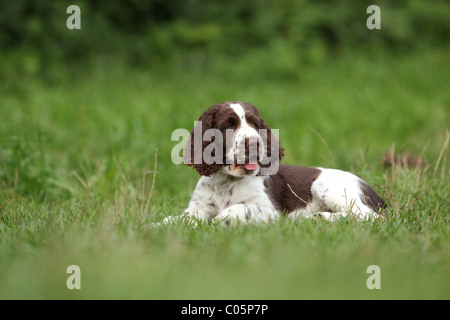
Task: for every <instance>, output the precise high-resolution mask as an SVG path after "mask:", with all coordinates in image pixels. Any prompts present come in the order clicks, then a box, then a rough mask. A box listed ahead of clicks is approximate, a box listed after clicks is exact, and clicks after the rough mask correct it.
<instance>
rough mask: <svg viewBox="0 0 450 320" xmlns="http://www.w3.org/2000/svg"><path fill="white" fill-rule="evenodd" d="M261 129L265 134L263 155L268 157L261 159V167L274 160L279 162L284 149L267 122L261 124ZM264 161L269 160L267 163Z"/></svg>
mask: <svg viewBox="0 0 450 320" xmlns="http://www.w3.org/2000/svg"><path fill="white" fill-rule="evenodd" d="M262 129H265V136H266V139H265V140H266V146H265V150H266V152H265V155H264V157H267V158H268V159H264V160H263V163H264V164H263V165H262V166H263V167H268V166H270V165H271V164H273V163H274V162H280V161H281V159H282V158H283V157H284V149H283V147H282V146H281V144H280V140H279V139H278V138H277V136H275V134H274V133H273V132H272V129H270V127H269V126H268V125H267V124H265V123H264V124H263V125H262ZM266 162H269V163H268V164H265V163H266Z"/></svg>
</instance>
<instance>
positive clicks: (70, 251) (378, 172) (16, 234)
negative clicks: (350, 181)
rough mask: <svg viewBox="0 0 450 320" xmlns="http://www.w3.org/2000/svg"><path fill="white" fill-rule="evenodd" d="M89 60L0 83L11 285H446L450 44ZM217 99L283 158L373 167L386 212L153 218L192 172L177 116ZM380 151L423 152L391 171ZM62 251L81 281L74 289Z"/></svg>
mask: <svg viewBox="0 0 450 320" xmlns="http://www.w3.org/2000/svg"><path fill="white" fill-rule="evenodd" d="M82 70H83V71H81V70H78V71H76V69H74V68H70V67H68V68H67V69H63V70H60V71H59V72H58V70H55V71H54V74H52V75H51V76H50V77H49V78H43V77H39V75H34V76H27V75H24V76H23V77H19V76H16V77H10V78H9V80H5V81H4V83H2V85H1V86H0V100H1V102H0V120H1V125H0V283H1V285H0V298H1V299H94V298H98V299H110V298H121V299H316V298H325V299H371V298H374V299H391V298H395V299H449V298H450V277H449V275H450V228H449V214H450V203H449V201H448V198H449V181H448V179H449V170H448V165H447V162H446V160H447V146H448V138H449V133H448V129H449V124H450V119H449V111H450V90H448V87H449V85H450V83H449V80H450V78H449V74H450V67H449V65H448V52H447V51H445V50H428V51H423V52H414V53H411V54H409V55H405V56H401V57H395V56H391V55H385V54H373V55H369V54H366V55H361V56H358V55H356V54H351V55H348V54H345V55H342V56H338V57H336V58H335V59H330V60H328V59H323V60H320V59H319V61H310V62H308V63H306V62H305V63H301V62H299V61H298V60H297V59H295V58H294V57H293V56H292V52H289V51H284V50H281V49H280V50H279V51H276V50H274V52H265V53H257V52H254V53H251V54H248V55H244V56H242V57H241V58H239V59H236V60H232V59H230V58H228V59H227V58H220V59H217V60H216V59H213V58H211V57H192V64H189V63H186V62H184V63H183V62H179V63H174V64H172V65H170V66H168V65H164V66H159V67H156V66H155V67H154V68H149V69H145V70H144V69H141V70H135V69H131V68H129V67H126V66H124V65H122V64H120V63H118V62H117V61H115V62H106V61H103V62H99V63H97V64H94V65H92V67H90V68H85V69H82ZM224 100H241V101H247V102H251V103H253V104H254V105H256V106H257V107H258V108H259V109H260V111H261V113H262V115H263V117H264V118H265V120H266V122H267V123H268V124H269V125H270V126H271V127H272V128H277V129H279V130H280V140H281V143H282V145H283V147H284V148H285V151H286V157H285V158H284V160H283V162H284V163H288V164H297V165H306V166H322V167H334V168H340V169H343V170H351V171H352V172H354V173H356V174H358V175H359V176H361V177H362V178H364V179H366V180H367V181H368V182H370V183H371V184H372V185H373V186H374V187H375V189H376V190H377V191H378V192H379V193H380V194H381V195H383V197H384V198H385V199H386V201H387V202H388V204H389V210H388V212H387V219H386V221H374V222H359V221H354V220H352V219H342V220H341V221H338V222H334V223H330V222H326V221H312V220H307V221H297V222H289V221H285V220H280V221H278V222H276V223H273V224H270V225H261V226H245V227H237V228H221V227H216V226H212V225H208V224H205V225H202V226H200V227H199V228H197V229H192V228H189V227H187V226H183V225H181V226H178V225H177V226H172V227H162V228H160V229H151V228H149V224H150V223H151V222H153V221H159V220H161V219H162V218H163V217H164V216H168V215H174V214H177V213H180V212H181V211H182V210H183V209H184V208H185V206H186V205H187V202H188V200H189V198H190V194H191V193H192V191H193V189H194V187H195V183H196V181H197V179H198V177H199V176H198V174H197V173H196V172H195V171H194V170H192V169H191V168H189V167H187V166H183V165H180V166H176V165H174V164H173V163H172V162H171V157H170V155H171V150H172V148H173V147H174V146H175V144H176V143H177V142H174V141H171V133H172V131H173V130H175V129H177V128H186V129H188V130H190V129H191V128H192V126H193V121H194V120H197V119H198V117H199V116H200V114H201V112H202V111H203V110H204V109H206V108H207V107H209V106H211V105H213V104H215V103H218V102H221V101H224ZM387 150H391V151H395V153H396V154H398V155H399V157H400V158H401V157H402V155H405V154H406V153H407V152H409V153H411V154H414V155H415V157H420V158H422V159H423V160H424V164H423V165H422V166H420V167H413V168H408V167H404V166H393V167H391V168H388V169H386V168H385V167H384V166H383V165H382V159H383V157H384V154H385V152H386V151H387ZM404 157H406V156H404ZM155 159H156V160H155ZM155 168H156V171H155ZM69 265H78V266H79V267H80V269H81V290H69V289H67V287H66V280H67V278H68V277H69V274H66V269H67V267H68V266H69ZM370 265H378V266H379V267H380V269H381V289H379V290H377V289H374V290H369V289H368V288H367V287H366V280H367V278H368V277H369V274H367V273H366V269H367V267H368V266H370Z"/></svg>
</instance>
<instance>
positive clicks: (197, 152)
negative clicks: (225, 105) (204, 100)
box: [183, 105, 223, 176]
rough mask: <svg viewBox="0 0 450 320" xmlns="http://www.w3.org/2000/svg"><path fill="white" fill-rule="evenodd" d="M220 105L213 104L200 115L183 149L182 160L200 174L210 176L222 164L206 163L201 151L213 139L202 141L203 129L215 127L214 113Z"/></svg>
mask: <svg viewBox="0 0 450 320" xmlns="http://www.w3.org/2000/svg"><path fill="white" fill-rule="evenodd" d="M219 108H220V105H214V106H212V107H211V108H209V109H208V110H206V111H205V112H203V114H202V115H201V116H200V118H199V119H198V122H197V123H196V124H195V126H194V128H193V129H192V131H191V135H190V138H189V140H188V142H187V143H186V146H185V147H184V150H183V162H184V163H185V164H186V165H188V166H192V167H193V168H194V169H195V170H197V172H198V173H199V174H201V175H202V176H210V175H212V174H214V173H216V172H217V171H219V169H220V167H221V166H222V165H223V164H221V163H212V164H206V163H205V161H204V158H203V151H204V150H205V148H206V147H207V146H208V145H209V144H210V143H214V140H213V141H204V140H203V137H204V134H205V131H206V130H208V129H212V128H215V127H216V115H217V112H218V110H219Z"/></svg>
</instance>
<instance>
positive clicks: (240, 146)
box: [165, 101, 385, 224]
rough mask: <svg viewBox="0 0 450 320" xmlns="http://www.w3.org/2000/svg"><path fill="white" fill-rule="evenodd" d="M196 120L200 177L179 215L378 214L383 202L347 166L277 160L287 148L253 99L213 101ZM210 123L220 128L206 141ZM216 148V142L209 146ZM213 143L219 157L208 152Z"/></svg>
mask: <svg viewBox="0 0 450 320" xmlns="http://www.w3.org/2000/svg"><path fill="white" fill-rule="evenodd" d="M199 124H200V126H201V128H197V129H198V130H196V128H194V130H193V131H192V132H191V138H190V143H188V145H187V148H186V149H185V154H184V157H185V163H186V164H188V165H191V166H193V167H194V168H195V169H196V170H197V171H198V172H199V173H200V174H201V175H202V177H201V178H200V180H199V181H198V183H197V186H196V188H195V191H194V193H193V195H192V198H191V200H190V202H189V205H188V207H187V208H186V210H185V211H184V212H183V214H182V215H181V216H182V217H189V218H193V219H196V220H203V221H206V220H211V219H215V220H216V221H219V222H223V223H225V224H229V223H233V222H241V223H248V222H268V221H271V220H276V219H278V218H279V217H280V216H282V215H287V216H289V217H291V218H300V217H303V218H309V217H317V216H318V217H322V218H324V219H328V220H334V219H336V218H338V217H342V216H346V215H348V214H351V215H354V216H356V217H358V218H360V219H364V220H366V219H373V218H376V217H379V216H380V211H381V209H382V208H383V207H384V206H385V204H384V201H383V200H382V199H381V198H380V197H379V196H378V195H377V194H376V192H375V191H374V190H373V188H372V187H371V186H370V185H369V184H368V183H367V182H365V181H363V180H361V179H360V178H358V177H357V176H355V175H353V174H351V173H349V172H345V171H340V170H335V169H324V168H309V167H299V166H290V165H284V164H279V161H280V160H281V158H282V157H283V155H284V152H283V149H282V148H281V146H280V144H279V141H278V139H277V138H276V137H275V136H274V135H273V133H272V130H271V129H270V128H269V126H267V125H266V124H265V123H264V120H263V119H262V117H261V116H260V114H259V112H258V111H257V109H256V108H255V107H254V106H252V105H251V104H248V103H242V102H235V101H233V102H230V101H227V102H223V103H221V104H218V105H214V106H213V107H211V108H209V109H208V110H207V111H205V112H204V113H203V114H202V116H201V117H200V119H199V122H198V123H197V126H198V125H199ZM200 129H201V130H200ZM209 129H215V130H216V132H219V134H218V135H216V136H215V139H214V141H213V142H210V141H209V140H208V141H205V139H204V137H205V136H206V135H205V133H206V132H207V130H209ZM227 130H233V132H232V133H231V134H228V133H229V132H226V131H227ZM194 131H196V133H195V134H194ZM198 132H199V133H198ZM200 146H201V148H200ZM211 146H216V147H217V148H216V149H215V150H214V151H213V152H211V148H210V147H211ZM208 148H210V149H209V153H210V154H211V157H213V158H214V159H215V160H216V161H215V162H213V161H211V159H207V158H208V157H207V156H205V150H207V149H208ZM198 150H201V151H202V152H203V153H202V154H201V155H199V154H198ZM195 151H197V154H196V153H195ZM217 160H220V161H217ZM172 220H173V218H172V217H169V218H166V219H165V222H168V221H172Z"/></svg>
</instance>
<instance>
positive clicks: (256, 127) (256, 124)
mask: <svg viewBox="0 0 450 320" xmlns="http://www.w3.org/2000/svg"><path fill="white" fill-rule="evenodd" d="M252 125H253V128H255V129H258V123H257V122H256V121H253V123H252Z"/></svg>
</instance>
